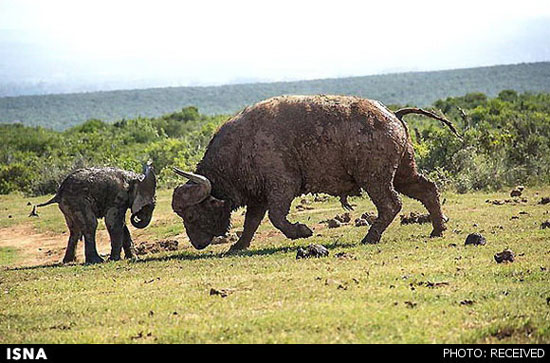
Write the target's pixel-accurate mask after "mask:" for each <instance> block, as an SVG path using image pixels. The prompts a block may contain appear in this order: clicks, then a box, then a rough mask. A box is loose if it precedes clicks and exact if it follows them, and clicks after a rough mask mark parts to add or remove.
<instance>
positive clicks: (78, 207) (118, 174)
mask: <svg viewBox="0 0 550 363" xmlns="http://www.w3.org/2000/svg"><path fill="white" fill-rule="evenodd" d="M155 189H156V178H155V174H154V172H153V170H152V168H151V167H150V166H149V165H148V166H146V167H145V170H144V174H136V173H133V172H131V171H126V170H121V169H117V168H87V169H79V170H76V171H75V172H73V173H71V174H69V175H68V176H67V177H66V178H65V180H63V182H62V183H61V185H60V186H59V189H58V190H57V193H56V195H55V196H54V197H53V198H52V199H50V200H49V201H48V202H46V203H43V204H39V205H37V206H35V207H34V209H33V213H31V215H37V214H36V207H42V206H45V205H48V204H52V203H59V209H60V210H61V212H63V215H64V216H65V221H66V222H67V227H69V232H70V236H69V242H68V245H67V250H66V252H65V257H64V258H63V262H65V263H66V262H72V261H75V259H76V246H77V243H78V240H79V239H81V238H82V237H84V240H85V256H86V263H97V262H103V259H102V258H101V257H100V256H99V254H98V253H97V249H96V242H95V233H96V229H97V219H98V218H103V217H105V225H106V227H107V231H108V232H109V236H110V238H111V256H110V259H111V260H118V259H120V253H121V250H122V249H124V254H125V256H126V258H131V257H135V252H134V245H133V242H132V238H131V237H130V231H129V230H128V227H126V223H125V216H126V210H127V209H128V208H130V209H131V212H132V216H131V218H130V222H131V223H132V225H133V226H134V227H136V228H145V227H147V225H148V224H149V222H150V221H151V217H152V214H153V210H154V208H155Z"/></svg>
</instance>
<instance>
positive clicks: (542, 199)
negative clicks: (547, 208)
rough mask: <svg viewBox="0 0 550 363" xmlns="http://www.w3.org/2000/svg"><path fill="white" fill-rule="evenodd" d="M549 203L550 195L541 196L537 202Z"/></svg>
mask: <svg viewBox="0 0 550 363" xmlns="http://www.w3.org/2000/svg"><path fill="white" fill-rule="evenodd" d="M548 203H550V197H542V198H541V200H540V201H539V203H538V204H548Z"/></svg>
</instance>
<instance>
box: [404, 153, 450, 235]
mask: <svg viewBox="0 0 550 363" xmlns="http://www.w3.org/2000/svg"><path fill="white" fill-rule="evenodd" d="M412 155H413V152H412V151H410V150H409V151H408V152H407V153H406V154H405V157H404V158H403V161H402V162H401V164H400V165H399V169H398V170H397V173H396V175H395V179H394V185H395V189H396V190H397V191H398V192H399V193H401V194H404V195H406V196H408V197H410V198H413V199H416V200H418V201H420V202H421V203H422V204H423V205H424V207H426V209H427V210H428V212H429V213H430V219H431V220H432V226H433V230H432V233H431V237H440V236H442V235H443V231H445V230H446V229H447V227H446V226H445V222H446V221H447V217H445V215H444V214H443V211H442V210H441V203H440V202H439V191H438V190H437V186H436V185H435V183H434V182H432V181H430V180H428V179H426V178H425V177H424V176H423V175H421V174H419V173H418V171H417V170H416V164H415V162H414V159H413V156H412Z"/></svg>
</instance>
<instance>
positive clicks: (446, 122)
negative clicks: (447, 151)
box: [394, 107, 462, 140]
mask: <svg viewBox="0 0 550 363" xmlns="http://www.w3.org/2000/svg"><path fill="white" fill-rule="evenodd" d="M410 113H415V114H418V115H423V116H427V117H431V118H433V119H436V120H439V121H441V122H442V123H443V124H444V125H446V126H447V127H448V128H449V129H450V130H451V131H452V133H453V134H455V136H456V137H458V138H459V139H460V140H462V136H460V134H459V133H458V131H457V130H456V128H455V127H454V125H453V123H452V122H451V121H449V120H447V119H446V118H445V117H441V116H438V115H436V114H435V113H433V112H430V111H426V110H423V109H421V108H415V107H407V108H402V109H400V110H397V111H395V112H394V114H395V116H396V117H397V118H398V119H399V120H400V121H401V122H403V116H405V115H408V114H410Z"/></svg>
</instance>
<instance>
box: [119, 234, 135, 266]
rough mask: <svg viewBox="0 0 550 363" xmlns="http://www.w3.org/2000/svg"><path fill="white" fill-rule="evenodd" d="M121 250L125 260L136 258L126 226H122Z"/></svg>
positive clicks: (132, 242)
mask: <svg viewBox="0 0 550 363" xmlns="http://www.w3.org/2000/svg"><path fill="white" fill-rule="evenodd" d="M122 248H123V249H124V257H125V258H130V259H131V258H136V249H135V247H134V241H132V236H130V231H129V230H128V227H127V226H124V229H123V237H122Z"/></svg>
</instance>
